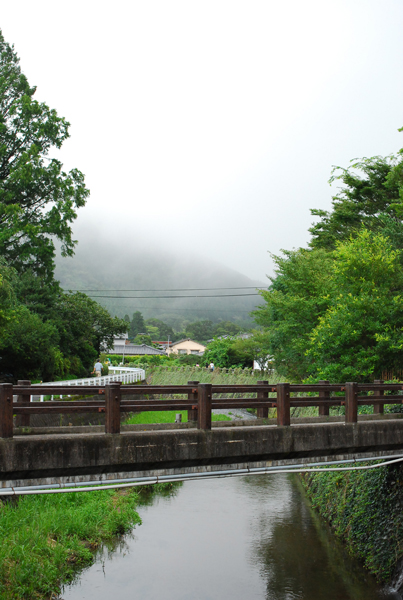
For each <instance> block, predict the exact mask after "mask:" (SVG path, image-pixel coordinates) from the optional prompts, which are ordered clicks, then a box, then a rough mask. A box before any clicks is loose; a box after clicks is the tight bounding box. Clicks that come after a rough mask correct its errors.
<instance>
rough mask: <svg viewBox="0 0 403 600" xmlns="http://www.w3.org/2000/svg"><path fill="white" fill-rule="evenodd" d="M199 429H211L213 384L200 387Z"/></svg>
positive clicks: (202, 384)
mask: <svg viewBox="0 0 403 600" xmlns="http://www.w3.org/2000/svg"><path fill="white" fill-rule="evenodd" d="M197 389H198V411H197V412H198V416H197V429H211V397H212V391H211V389H212V385H211V383H199V385H198V388H197Z"/></svg>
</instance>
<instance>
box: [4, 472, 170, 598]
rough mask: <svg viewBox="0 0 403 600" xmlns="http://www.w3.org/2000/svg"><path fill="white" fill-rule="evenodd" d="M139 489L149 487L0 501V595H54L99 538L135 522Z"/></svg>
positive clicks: (101, 540) (83, 562)
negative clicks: (14, 502) (15, 501)
mask: <svg viewBox="0 0 403 600" xmlns="http://www.w3.org/2000/svg"><path fill="white" fill-rule="evenodd" d="M168 485H169V484H168ZM155 488H156V486H154V489H155ZM139 489H140V488H139ZM142 494H150V491H147V490H143V488H141V490H140V491H139V492H138V491H136V490H135V489H133V488H130V489H128V490H124V491H123V490H121V491H113V490H105V491H99V492H88V493H85V492H82V493H69V494H55V495H40V496H23V497H20V499H19V502H18V503H16V504H12V503H10V502H7V503H3V502H1V501H0V598H1V599H2V600H11V599H12V600H28V599H29V600H32V599H44V598H47V599H49V598H53V597H57V595H58V594H59V593H60V589H61V585H62V584H66V583H69V582H71V581H72V580H73V579H74V578H75V576H76V575H77V572H78V571H79V570H80V569H82V568H83V567H86V566H88V565H90V564H91V563H92V562H93V560H94V551H95V550H96V549H97V548H98V547H99V546H100V545H101V544H105V543H106V544H108V543H110V544H111V543H112V542H113V541H114V540H115V539H116V536H117V535H121V534H123V533H125V532H127V531H129V530H131V529H132V528H133V527H134V526H135V525H137V524H140V523H141V519H140V517H139V515H138V513H137V511H136V507H137V505H138V504H139V502H140V501H141V495H142Z"/></svg>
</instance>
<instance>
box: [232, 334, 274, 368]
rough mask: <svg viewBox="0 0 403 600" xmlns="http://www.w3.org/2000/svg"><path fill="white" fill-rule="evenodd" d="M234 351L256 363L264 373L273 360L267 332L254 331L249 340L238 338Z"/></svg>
mask: <svg viewBox="0 0 403 600" xmlns="http://www.w3.org/2000/svg"><path fill="white" fill-rule="evenodd" d="M233 349H234V350H235V351H236V352H238V353H239V354H240V355H245V358H246V360H249V361H250V362H251V363H252V364H253V361H256V362H257V364H258V365H259V368H260V370H261V371H262V372H264V371H265V370H266V369H267V366H268V363H269V361H270V358H271V344H270V334H269V333H268V332H267V331H258V330H254V331H252V332H251V336H250V337H247V338H244V339H242V338H237V339H236V341H235V343H234V345H233Z"/></svg>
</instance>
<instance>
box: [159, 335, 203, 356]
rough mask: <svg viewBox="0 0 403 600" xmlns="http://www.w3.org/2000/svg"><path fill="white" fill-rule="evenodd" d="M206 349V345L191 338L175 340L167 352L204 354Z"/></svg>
mask: <svg viewBox="0 0 403 600" xmlns="http://www.w3.org/2000/svg"><path fill="white" fill-rule="evenodd" d="M205 350H206V346H203V344H199V342H194V341H193V340H191V339H190V338H186V339H184V340H179V341H178V342H173V343H172V344H170V347H169V348H168V349H167V354H171V353H173V354H195V355H196V356H203V354H204V352H205Z"/></svg>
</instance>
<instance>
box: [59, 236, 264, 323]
mask: <svg viewBox="0 0 403 600" xmlns="http://www.w3.org/2000/svg"><path fill="white" fill-rule="evenodd" d="M56 265H57V266H56V275H57V278H58V279H59V280H60V282H61V285H62V287H63V289H65V290H91V291H88V292H86V293H88V295H89V296H90V297H92V298H94V299H95V300H97V301H98V302H99V303H100V304H102V306H104V307H105V308H107V309H108V310H109V311H110V313H111V314H113V315H117V316H119V317H124V315H125V314H127V315H130V316H131V315H132V314H133V313H134V312H136V311H140V312H141V313H142V314H143V315H144V317H145V318H146V319H147V318H151V317H155V318H158V319H160V320H162V321H164V322H165V323H168V324H169V325H170V326H171V327H173V328H174V329H175V330H176V331H182V330H183V329H184V328H185V327H186V324H187V323H190V322H192V321H196V320H204V319H208V320H211V321H213V322H218V321H221V320H231V321H234V322H237V323H240V324H243V323H244V324H245V325H246V324H249V326H250V324H251V318H250V312H251V311H252V310H253V309H254V308H256V306H258V304H259V302H260V298H259V296H258V295H257V293H256V287H262V286H266V287H267V284H265V283H264V282H263V283H262V282H261V281H254V280H251V279H249V278H248V277H246V276H245V275H242V274H241V273H238V272H237V271H234V270H232V269H229V268H227V267H225V266H223V265H221V264H219V263H216V262H212V261H207V260H204V259H202V258H201V257H200V256H197V255H194V254H191V253H189V252H188V251H187V250H184V251H183V252H178V251H176V252H175V253H174V252H173V251H170V250H169V248H168V249H167V251H166V252H164V253H161V252H155V250H153V245H152V243H151V242H150V244H140V243H139V242H137V241H136V239H135V238H134V237H133V238H129V239H127V238H125V237H124V238H122V239H118V238H112V239H111V238H108V239H107V241H106V240H105V239H103V237H102V236H99V235H96V234H95V231H88V232H87V234H86V236H85V237H84V238H80V240H79V243H78V245H77V248H76V249H75V255H74V257H73V258H63V257H59V258H57V263H56ZM206 288H207V289H206ZM227 288H234V289H227ZM95 290H101V291H100V292H97V291H95ZM103 290H109V293H108V292H104V291H103ZM117 290H130V291H127V292H123V291H122V292H117ZM133 290H135V291H133ZM137 290H146V291H144V292H138V291H137ZM160 290H162V291H160ZM184 290H191V291H184ZM240 295H242V296H243V297H241V296H240ZM158 296H164V297H162V298H157V297H158ZM178 296H179V297H178ZM183 296H185V297H183ZM186 296H191V297H186ZM203 296H204V298H203ZM217 296H222V297H221V298H218V297H217ZM124 297H126V298H127V299H123V298H124Z"/></svg>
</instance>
